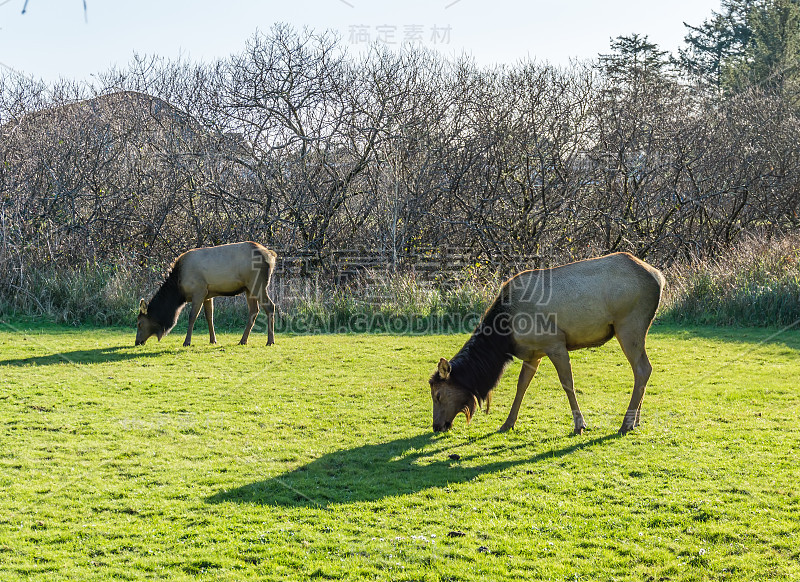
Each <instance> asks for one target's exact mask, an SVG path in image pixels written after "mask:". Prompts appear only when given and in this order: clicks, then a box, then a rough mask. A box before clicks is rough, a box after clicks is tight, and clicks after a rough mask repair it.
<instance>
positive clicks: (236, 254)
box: [137, 242, 276, 346]
mask: <svg viewBox="0 0 800 582" xmlns="http://www.w3.org/2000/svg"><path fill="white" fill-rule="evenodd" d="M275 261H276V254H275V253H274V252H273V251H271V250H269V249H267V248H266V247H264V246H262V245H260V244H258V243H254V242H240V243H231V244H225V245H220V246H215V247H204V248H197V249H192V250H190V251H187V252H185V253H183V254H182V255H181V256H179V257H178V258H177V259H176V260H175V266H176V267H177V266H178V265H180V271H179V274H180V277H179V280H178V287H179V289H180V291H181V292H182V293H183V295H184V296H185V297H186V300H187V301H189V302H191V303H192V307H191V310H190V312H189V329H188V331H187V333H186V339H185V341H184V343H183V345H184V346H188V345H190V344H191V340H192V329H193V328H194V322H195V320H196V319H197V315H198V314H199V312H200V308H201V307H204V308H205V316H206V320H207V321H208V328H209V336H210V341H211V343H212V344H214V343H216V333H215V331H214V301H213V300H214V297H219V296H223V295H224V296H228V295H237V294H239V293H244V294H245V297H246V299H247V306H248V309H249V316H248V321H247V325H246V326H245V330H244V334H243V335H242V339H241V340H240V342H239V343H240V344H246V343H247V339H248V337H249V335H250V331H251V330H252V328H253V324H254V323H255V320H256V316H257V315H258V312H259V305H261V306H262V307H264V308H265V311H266V312H267V318H268V328H267V334H268V338H267V345H271V344H273V343H274V342H275V335H274V312H275V304H274V303H273V302H272V299H271V298H270V297H269V295H268V292H267V288H268V286H269V279H270V278H271V275H272V273H273V272H274V269H275ZM265 279H266V280H265ZM146 315H147V308H146V306H145V305H144V304H143V305H142V306H141V307H140V318H141V317H142V316H146ZM146 339H147V338H144V340H146ZM159 339H160V338H159ZM144 340H143V341H141V343H144ZM137 343H139V338H138V337H137Z"/></svg>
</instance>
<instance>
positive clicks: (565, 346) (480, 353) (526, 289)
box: [429, 253, 665, 434]
mask: <svg viewBox="0 0 800 582" xmlns="http://www.w3.org/2000/svg"><path fill="white" fill-rule="evenodd" d="M664 284H665V280H664V276H663V275H662V274H661V272H660V271H659V270H658V269H656V268H655V267H652V266H651V265H648V264H647V263H645V262H643V261H640V260H639V259H637V258H636V257H634V256H632V255H630V254H628V253H614V254H611V255H607V256H604V257H600V258H596V259H589V260H584V261H577V262H575V263H569V264H567V265H563V266H560V267H555V268H552V269H540V270H534V271H524V272H522V273H519V274H518V275H516V276H515V277H513V278H512V279H510V280H509V281H507V282H506V283H505V284H504V285H503V287H502V288H501V290H500V294H499V295H498V297H497V299H495V301H494V303H493V304H492V305H491V306H490V307H489V309H488V310H487V311H486V313H485V314H484V316H483V318H482V320H481V322H480V323H479V324H478V326H477V328H476V329H475V332H474V333H473V334H472V337H470V338H469V340H467V342H466V344H464V347H462V348H461V350H460V351H459V352H458V353H457V354H456V355H455V356H454V357H453V359H452V360H450V361H447V360H446V359H444V358H442V359H440V360H439V364H438V366H437V370H436V372H434V374H433V375H432V376H431V378H430V381H429V382H430V388H431V397H432V398H433V430H434V431H436V432H439V431H446V430H449V429H450V428H451V427H452V425H453V419H454V418H455V417H456V415H458V414H459V413H461V412H463V413H464V415H465V416H466V418H467V422H469V421H470V419H471V418H472V416H473V415H474V413H475V411H476V410H477V409H478V408H480V407H481V405H482V404H483V403H484V402H485V403H486V410H487V411H488V409H489V402H490V401H491V395H492V390H493V389H494V387H495V386H496V385H497V382H498V380H499V379H500V376H501V375H502V374H503V371H504V370H505V367H506V365H508V363H509V362H510V361H511V359H512V357H514V356H516V357H518V358H520V359H521V360H522V361H523V365H522V371H521V372H520V375H519V380H518V382H517V394H516V397H515V398H514V403H513V404H512V406H511V411H510V412H509V414H508V418H507V419H506V421H505V423H504V424H503V425H502V426H501V427H500V431H507V430H509V429H512V428H514V425H515V424H516V421H517V415H518V414H519V408H520V405H521V404H522V398H523V397H524V396H525V391H526V390H527V388H528V384H530V381H531V379H532V378H533V376H534V374H535V373H536V369H537V368H538V367H539V362H540V361H541V360H542V358H543V357H544V356H547V357H548V358H550V361H552V362H553V365H554V366H555V368H556V371H557V372H558V378H559V380H560V381H561V386H562V387H563V388H564V391H565V392H566V393H567V399H568V400H569V405H570V408H571V410H572V416H573V419H574V422H575V427H574V429H575V434H582V433H583V430H584V429H585V428H586V423H585V422H584V419H583V415H582V414H581V410H580V407H579V406H578V401H577V399H576V398H575V389H574V386H573V381H572V367H571V365H570V359H569V351H570V350H577V349H580V348H588V347H594V346H599V345H602V344H604V343H606V342H607V341H608V340H609V339H611V338H612V337H614V336H616V337H617V340H619V343H620V346H621V347H622V351H623V352H624V353H625V356H626V358H627V359H628V362H630V365H631V368H633V378H634V383H633V394H632V395H631V401H630V404H629V405H628V410H627V413H626V414H625V418H624V420H623V422H622V427H621V428H620V429H619V432H620V434H624V433H626V432H628V431H630V430H632V429H633V428H634V427H636V426H638V425H639V416H640V411H641V407H642V399H643V397H644V392H645V386H646V384H647V380H648V379H649V378H650V373H651V371H652V367H651V365H650V361H649V360H648V358H647V353H646V352H645V338H646V337H647V331H648V329H649V328H650V324H651V323H652V321H653V317H654V316H655V313H656V309H657V308H658V304H659V301H660V300H661V291H662V289H663V287H664Z"/></svg>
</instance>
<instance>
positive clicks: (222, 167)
mask: <svg viewBox="0 0 800 582" xmlns="http://www.w3.org/2000/svg"><path fill="white" fill-rule="evenodd" d="M645 41H646V37H645ZM626 43H627V44H626ZM631 43H633V44H631ZM637 43H638V44H637ZM637 47H638V48H637ZM612 48H614V49H615V52H613V53H612V54H611V55H604V56H603V57H602V58H601V59H600V60H599V61H598V62H597V63H585V64H575V65H573V66H571V67H568V68H556V67H552V66H549V65H546V64H541V63H536V62H522V63H518V64H516V65H512V66H505V67H495V68H485V67H479V66H477V65H475V64H474V63H473V62H472V61H470V60H469V59H460V60H455V61H453V60H447V59H445V58H443V57H440V56H437V55H435V54H431V53H428V52H425V51H422V50H411V49H409V50H406V51H403V52H388V51H386V52H384V51H381V50H375V51H373V52H371V53H370V54H369V55H367V56H364V57H355V56H348V55H347V54H346V52H345V51H344V50H343V47H342V45H341V43H340V42H339V41H338V40H337V39H336V38H335V37H333V36H330V35H327V34H316V33H313V32H307V31H304V32H298V31H294V30H292V29H290V28H287V27H277V28H275V29H273V30H272V31H271V32H270V33H269V34H267V35H258V36H256V37H254V38H253V39H252V40H251V41H250V42H249V43H248V45H247V47H246V49H245V50H244V51H243V52H241V53H240V54H238V55H235V56H233V57H231V58H229V59H227V60H224V61H220V62H217V63H214V64H205V65H197V64H191V63H183V62H169V61H164V60H159V59H142V58H140V59H135V60H134V62H133V63H132V64H131V65H130V66H129V67H128V68H127V69H125V70H117V71H113V72H110V73H107V74H105V75H103V76H101V77H99V78H98V79H99V80H98V81H97V82H96V84H94V85H77V84H72V83H67V82H64V83H59V84H56V85H46V84H42V83H37V82H33V81H30V80H27V79H25V78H21V77H14V76H8V75H6V76H5V77H1V78H0V290H2V293H4V294H13V293H16V292H18V290H19V289H22V288H25V284H26V277H27V276H28V274H29V273H31V272H33V271H37V270H41V269H42V268H46V267H48V266H51V267H52V266H57V267H59V268H61V267H77V266H85V265H87V263H88V264H90V265H93V264H98V263H99V264H109V263H123V264H125V265H129V266H131V265H134V266H141V267H145V268H155V269H158V270H161V269H163V267H164V265H165V264H166V262H168V261H169V260H171V259H172V258H173V257H174V256H176V255H177V254H178V253H180V252H182V251H184V250H186V249H188V248H191V247H195V246H200V245H210V244H218V243H223V242H229V241H234V240H240V239H253V240H258V241H261V242H263V243H265V244H267V245H270V246H272V247H274V248H276V249H278V250H279V251H281V252H282V253H283V254H284V255H292V256H310V257H314V258H315V260H316V261H317V264H318V265H322V266H326V265H330V263H331V260H332V259H331V257H332V255H333V253H334V251H337V250H340V249H345V248H346V249H363V250H364V251H365V253H373V254H376V255H377V256H381V257H384V259H385V261H386V262H388V263H389V264H391V265H396V264H397V265H401V264H402V263H403V261H404V260H405V259H408V258H410V257H413V258H415V259H418V258H419V257H420V256H421V255H423V256H424V255H431V254H437V255H438V256H445V257H446V254H447V252H448V249H456V251H454V252H457V253H458V254H459V255H461V256H462V258H463V256H466V257H467V258H468V259H470V260H482V261H488V262H491V263H493V264H502V265H508V264H511V263H515V262H524V263H526V264H528V265H535V264H538V263H543V262H547V261H561V260H566V259H570V258H580V257H583V256H586V255H594V254H599V253H603V252H609V251H616V250H626V251H631V252H633V253H635V254H637V255H638V256H640V257H643V258H646V259H649V260H651V261H652V262H654V263H655V264H658V265H660V266H668V265H669V264H671V263H672V262H674V261H675V260H676V259H679V258H681V257H688V256H693V255H694V254H697V253H698V252H700V253H703V254H713V253H715V252H718V251H719V250H720V249H725V248H727V247H728V246H729V245H731V244H732V243H735V242H736V241H737V240H738V239H739V238H740V237H741V236H742V233H747V232H754V231H758V232H759V233H761V234H762V235H763V234H766V235H767V236H769V235H770V234H772V233H782V232H785V231H793V230H795V229H796V228H797V226H798V220H799V219H798V203H799V202H800V145H799V144H800V123H798V121H800V118H799V117H798V109H797V103H796V100H794V99H793V98H792V97H791V96H787V93H786V92H785V91H784V92H776V91H769V90H765V89H764V88H763V87H762V86H760V85H756V86H755V87H754V88H750V89H747V90H741V91H739V92H738V93H737V94H736V95H733V96H730V95H729V96H725V97H724V98H723V97H721V96H720V95H719V93H718V92H708V91H703V90H700V88H698V86H696V85H693V84H688V83H687V82H686V81H685V80H683V81H681V80H678V79H677V78H676V77H675V76H674V75H672V74H670V73H669V71H668V67H666V66H665V62H666V61H665V60H664V57H663V53H659V51H657V49H656V48H655V47H654V46H652V45H650V46H649V47H648V44H647V43H646V42H642V39H641V38H640V37H636V36H635V35H634V37H631V38H628V39H619V40H618V43H617V45H615V46H612ZM631 51H633V54H635V55H639V56H642V57H643V58H641V59H638V60H637V59H635V58H634V59H628V58H626V56H630V54H632V53H631ZM520 257H523V258H524V259H523V260H521V261H519V260H518V259H519V258H520ZM304 264H307V263H304Z"/></svg>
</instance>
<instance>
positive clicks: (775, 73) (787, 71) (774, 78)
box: [734, 0, 800, 91]
mask: <svg viewBox="0 0 800 582" xmlns="http://www.w3.org/2000/svg"><path fill="white" fill-rule="evenodd" d="M749 22H750V29H751V39H750V43H749V45H748V49H747V51H746V53H745V59H744V60H743V62H742V63H741V65H742V66H741V67H740V68H739V69H738V70H735V71H734V80H738V81H739V82H740V84H741V80H742V78H741V77H740V76H739V75H744V78H745V80H748V81H750V82H751V83H754V84H758V85H761V86H762V87H764V88H767V89H771V90H777V91H780V90H782V89H783V87H784V85H785V84H786V82H787V81H789V80H791V79H796V78H797V76H798V70H797V68H798V58H799V57H800V4H799V3H798V1H797V0H767V1H766V2H762V3H759V4H758V5H757V6H755V7H754V8H753V10H752V11H751V12H750V18H749ZM736 73H738V75H737V74H736Z"/></svg>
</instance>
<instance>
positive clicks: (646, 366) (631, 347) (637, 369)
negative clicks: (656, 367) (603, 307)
mask: <svg viewBox="0 0 800 582" xmlns="http://www.w3.org/2000/svg"><path fill="white" fill-rule="evenodd" d="M646 334H647V331H646V330H645V331H644V332H638V331H637V330H628V329H625V328H622V329H619V328H617V340H618V341H619V345H620V346H621V347H622V351H623V352H624V353H625V357H626V358H627V359H628V362H629V363H630V365H631V368H632V369H633V393H632V394H631V401H630V404H628V410H627V411H626V412H625V418H624V420H623V421H622V426H621V427H620V429H619V434H625V433H627V432H629V431H631V430H633V429H634V428H636V427H637V426H639V417H640V416H641V413H642V400H644V393H645V390H646V388H647V381H648V380H649V379H650V374H651V373H652V372H653V366H652V365H651V364H650V359H649V358H648V357H647V352H645V349H644V339H645V335H646Z"/></svg>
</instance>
